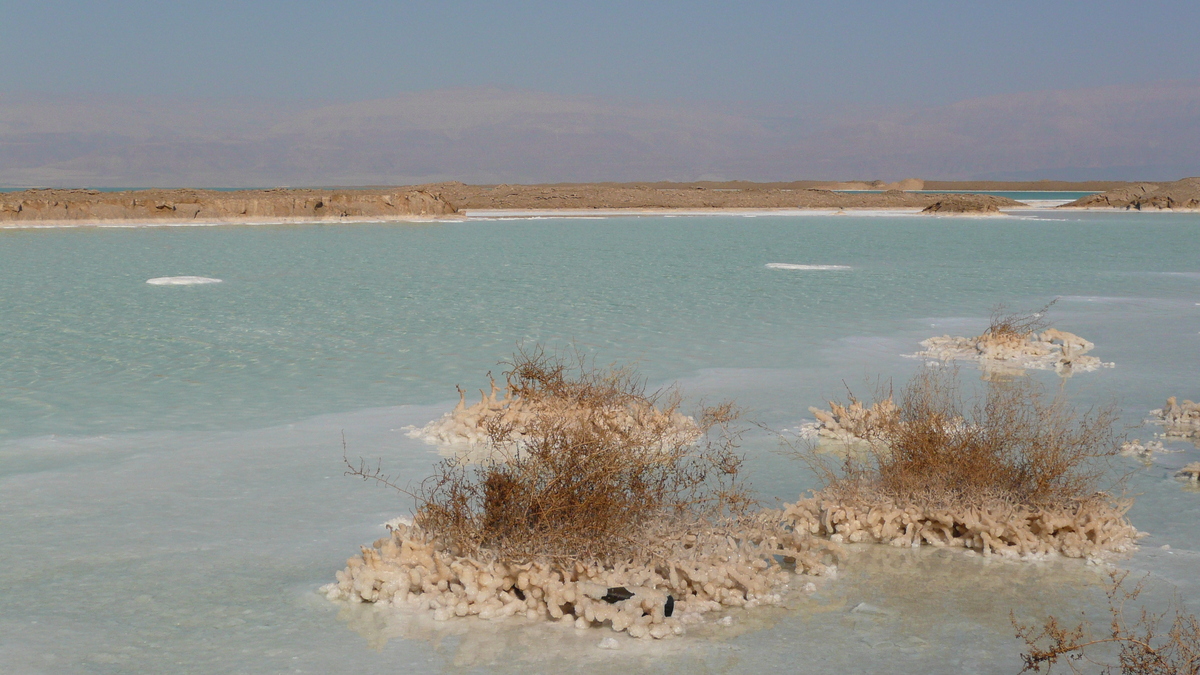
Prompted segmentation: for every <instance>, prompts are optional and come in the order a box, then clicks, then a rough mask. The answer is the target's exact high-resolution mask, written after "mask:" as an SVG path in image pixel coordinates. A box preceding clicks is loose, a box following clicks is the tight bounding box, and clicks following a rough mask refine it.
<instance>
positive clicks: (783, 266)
mask: <svg viewBox="0 0 1200 675" xmlns="http://www.w3.org/2000/svg"><path fill="white" fill-rule="evenodd" d="M767 267H768V268H770V269H773V270H810V271H820V270H826V271H829V270H843V271H845V270H852V269H854V268H853V267H850V266H849V265H798V264H795V263H767Z"/></svg>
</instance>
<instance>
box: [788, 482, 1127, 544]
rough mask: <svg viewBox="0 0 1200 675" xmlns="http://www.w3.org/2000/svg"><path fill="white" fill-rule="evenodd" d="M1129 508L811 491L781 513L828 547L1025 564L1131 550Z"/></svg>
mask: <svg viewBox="0 0 1200 675" xmlns="http://www.w3.org/2000/svg"><path fill="white" fill-rule="evenodd" d="M1128 508H1129V505H1114V504H1112V503H1110V502H1109V501H1107V500H1104V499H1092V500H1087V501H1078V502H1075V503H1073V504H1071V505H1069V506H1063V507H1059V508H1037V507H1031V506H1025V505H1021V504H1013V503H1011V502H1008V501H1004V500H999V499H997V500H991V501H988V502H985V503H983V504H982V505H979V506H969V507H961V506H960V507H951V506H944V505H920V504H916V503H912V502H909V503H901V502H898V501H895V500H892V499H890V498H887V497H884V496H881V495H876V496H867V495H866V494H865V492H864V493H862V494H860V495H855V496H848V497H843V498H833V497H831V496H828V495H822V494H819V493H818V494H817V495H816V496H814V497H812V498H809V499H801V500H799V501H798V502H796V503H795V504H791V505H789V506H788V507H787V508H786V509H785V511H784V513H785V517H786V518H787V519H789V520H790V522H791V523H792V524H793V527H794V529H795V530H796V531H798V532H810V533H812V534H814V535H819V536H823V537H829V538H830V539H831V540H833V541H835V542H843V541H845V542H852V543H859V542H865V543H881V544H891V545H892V546H901V547H913V548H916V547H919V546H922V545H926V544H927V545H930V546H939V547H940V546H953V547H963V548H967V549H973V550H976V551H980V552H981V553H983V554H984V555H990V554H998V555H1001V556H1004V557H1007V558H1018V559H1025V560H1031V559H1039V558H1042V557H1044V556H1047V555H1049V554H1060V555H1063V556H1067V557H1070V558H1095V557H1100V556H1103V555H1105V554H1111V553H1120V552H1124V551H1127V550H1130V548H1131V547H1133V546H1134V544H1135V543H1136V541H1137V538H1138V536H1139V533H1138V531H1137V530H1136V529H1134V527H1133V526H1132V525H1130V524H1129V521H1128V520H1127V519H1126V518H1125V512H1126V511H1127V510H1128Z"/></svg>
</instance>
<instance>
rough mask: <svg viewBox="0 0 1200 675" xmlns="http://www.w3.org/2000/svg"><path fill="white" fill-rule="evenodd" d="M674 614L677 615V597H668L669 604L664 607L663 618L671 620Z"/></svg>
mask: <svg viewBox="0 0 1200 675" xmlns="http://www.w3.org/2000/svg"><path fill="white" fill-rule="evenodd" d="M674 613H675V597H674V596H672V595H668V596H667V604H666V606H665V607H663V616H665V617H667V618H670V616H671V615H672V614H674Z"/></svg>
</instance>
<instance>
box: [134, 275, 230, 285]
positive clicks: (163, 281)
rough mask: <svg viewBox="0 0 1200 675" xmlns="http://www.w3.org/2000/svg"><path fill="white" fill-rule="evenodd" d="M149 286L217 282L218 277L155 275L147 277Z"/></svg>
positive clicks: (218, 280) (219, 281)
mask: <svg viewBox="0 0 1200 675" xmlns="http://www.w3.org/2000/svg"><path fill="white" fill-rule="evenodd" d="M146 283H148V284H150V285H151V286H195V285H197V284H219V283H221V280H220V279H213V278H211V277H186V276H185V277H155V278H153V279H147V280H146Z"/></svg>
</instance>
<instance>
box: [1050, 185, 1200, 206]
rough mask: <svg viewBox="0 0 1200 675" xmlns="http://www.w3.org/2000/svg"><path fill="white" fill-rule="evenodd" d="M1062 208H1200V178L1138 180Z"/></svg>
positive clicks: (1077, 200)
mask: <svg viewBox="0 0 1200 675" xmlns="http://www.w3.org/2000/svg"><path fill="white" fill-rule="evenodd" d="M1059 208H1088V209H1097V208H1110V209H1126V210H1137V211H1154V210H1166V209H1169V210H1173V211H1197V210H1200V178H1184V179H1183V180H1178V181H1175V182H1174V183H1136V184H1134V185H1129V186H1126V187H1121V188H1117V189H1115V190H1109V191H1108V192H1101V193H1100V194H1095V195H1088V196H1087V197H1083V198H1081V199H1076V200H1075V201H1073V202H1071V203H1069V204H1063V205H1062V206H1060V207H1059Z"/></svg>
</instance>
